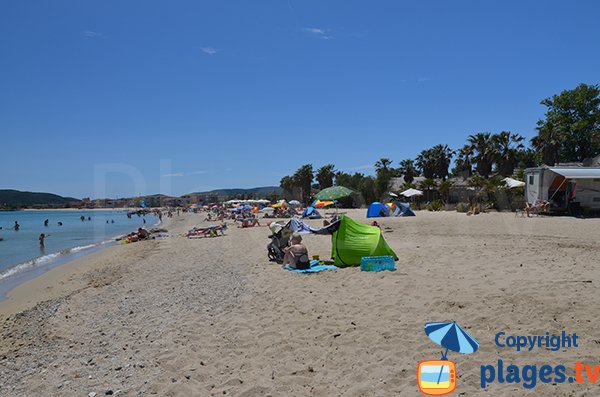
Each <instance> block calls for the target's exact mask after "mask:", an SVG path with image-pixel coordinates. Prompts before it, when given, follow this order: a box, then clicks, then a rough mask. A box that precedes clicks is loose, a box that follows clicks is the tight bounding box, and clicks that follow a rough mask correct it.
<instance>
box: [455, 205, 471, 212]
mask: <svg viewBox="0 0 600 397" xmlns="http://www.w3.org/2000/svg"><path fill="white" fill-rule="evenodd" d="M467 211H469V204H468V203H458V204H456V212H467Z"/></svg>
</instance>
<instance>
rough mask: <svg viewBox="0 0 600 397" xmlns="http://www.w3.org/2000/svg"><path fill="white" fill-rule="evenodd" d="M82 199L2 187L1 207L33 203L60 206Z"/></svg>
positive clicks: (24, 205) (0, 193)
mask: <svg viewBox="0 0 600 397" xmlns="http://www.w3.org/2000/svg"><path fill="white" fill-rule="evenodd" d="M79 201H81V200H79V199H76V198H73V197H62V196H59V195H57V194H52V193H40V192H22V191H19V190H12V189H0V207H15V206H22V207H28V206H32V205H54V206H60V205H65V204H68V203H73V202H79Z"/></svg>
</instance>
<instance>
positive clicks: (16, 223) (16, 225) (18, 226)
mask: <svg viewBox="0 0 600 397" xmlns="http://www.w3.org/2000/svg"><path fill="white" fill-rule="evenodd" d="M20 228H21V225H19V222H17V221H15V225H14V226H13V229H15V232H18V231H19V229H20Z"/></svg>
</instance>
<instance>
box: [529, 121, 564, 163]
mask: <svg viewBox="0 0 600 397" xmlns="http://www.w3.org/2000/svg"><path fill="white" fill-rule="evenodd" d="M536 130H537V131H538V134H537V136H535V137H533V138H532V139H531V146H533V147H534V148H535V149H537V151H538V152H540V154H541V155H542V162H543V163H544V164H546V165H554V164H556V163H558V162H559V160H560V158H559V150H560V148H561V146H562V143H563V141H564V136H563V134H561V133H560V131H558V129H557V128H555V127H554V124H552V123H551V122H543V121H541V120H540V121H538V126H537V127H536Z"/></svg>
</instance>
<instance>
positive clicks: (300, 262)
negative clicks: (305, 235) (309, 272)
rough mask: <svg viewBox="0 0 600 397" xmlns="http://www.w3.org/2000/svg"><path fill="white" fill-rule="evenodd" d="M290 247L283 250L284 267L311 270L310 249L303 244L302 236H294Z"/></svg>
mask: <svg viewBox="0 0 600 397" xmlns="http://www.w3.org/2000/svg"><path fill="white" fill-rule="evenodd" d="M290 244H291V245H290V246H289V247H286V248H284V249H283V252H284V254H285V255H284V256H283V265H282V266H289V267H291V268H294V269H298V270H304V269H309V268H310V260H309V259H308V249H307V248H306V246H305V245H304V244H302V236H300V235H299V234H294V235H292V238H291V239H290Z"/></svg>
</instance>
